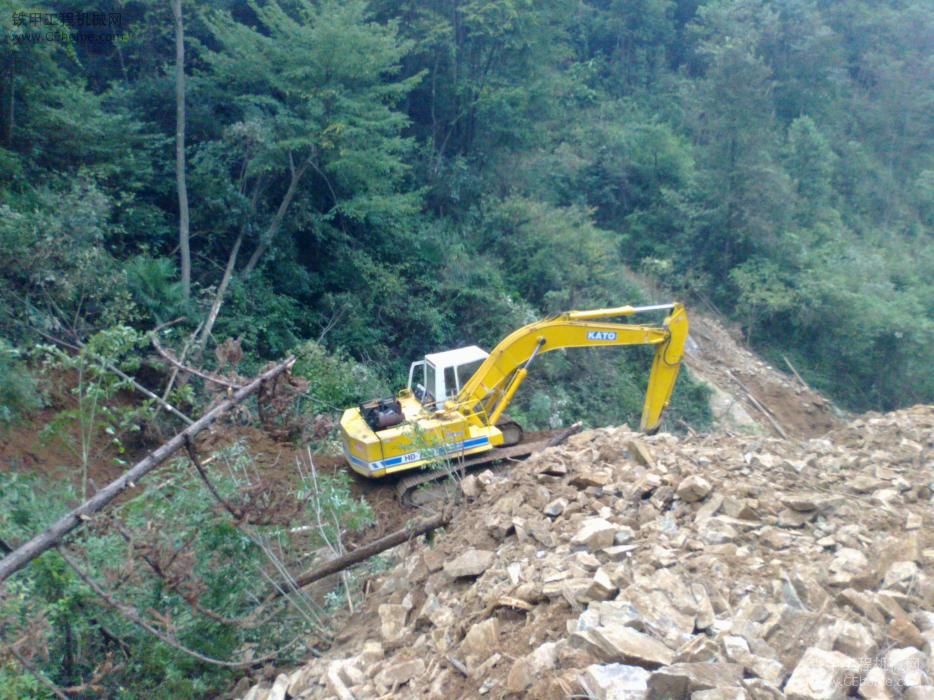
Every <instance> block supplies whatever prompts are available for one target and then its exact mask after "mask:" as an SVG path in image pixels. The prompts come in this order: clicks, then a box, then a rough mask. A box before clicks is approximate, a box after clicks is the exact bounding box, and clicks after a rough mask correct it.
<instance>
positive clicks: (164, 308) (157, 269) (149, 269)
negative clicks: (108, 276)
mask: <svg viewBox="0 0 934 700" xmlns="http://www.w3.org/2000/svg"><path fill="white" fill-rule="evenodd" d="M124 270H125V271H126V277H127V286H128V288H129V291H130V294H131V295H132V296H133V301H135V302H136V304H137V306H139V307H140V309H144V310H145V311H146V312H147V314H148V315H149V317H150V318H152V320H153V321H155V322H156V324H157V325H159V324H162V323H165V322H167V321H171V320H173V319H175V318H178V317H179V316H181V315H182V314H183V313H184V311H185V310H186V309H185V298H184V295H183V293H182V283H181V282H180V281H178V279H177V270H176V267H175V264H174V263H173V262H172V261H171V260H169V259H168V258H151V257H149V256H148V255H137V256H136V257H134V258H130V259H129V260H128V261H127V262H126V264H125V266H124Z"/></svg>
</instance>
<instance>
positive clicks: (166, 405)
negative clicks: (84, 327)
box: [35, 328, 194, 425]
mask: <svg viewBox="0 0 934 700" xmlns="http://www.w3.org/2000/svg"><path fill="white" fill-rule="evenodd" d="M35 331H36V332H37V333H38V334H39V335H41V336H42V337H43V338H45V339H46V340H51V341H52V342H53V343H55V344H57V345H61V346H62V347H65V348H69V349H70V350H76V351H78V352H80V351H81V349H82V348H83V347H84V346H83V344H79V345H73V344H72V343H69V342H68V341H67V340H62V339H61V338H56V337H55V336H52V335H49V334H48V333H45V332H43V331H41V330H39V329H38V328H36V329H35ZM98 359H99V360H101V365H102V366H103V367H105V368H106V369H107V370H108V371H110V372H113V373H114V374H116V375H117V376H118V377H120V378H121V379H123V380H124V381H126V382H129V383H130V384H132V385H133V388H134V389H136V390H137V391H138V392H139V393H141V394H142V395H143V396H146V397H148V398H150V399H152V400H153V401H155V402H156V403H157V404H159V405H160V406H162V407H163V408H165V409H166V410H167V411H168V412H169V413H171V414H172V415H173V416H177V417H178V418H181V419H182V420H183V421H185V423H187V424H188V425H191V424H192V423H194V421H193V420H192V419H191V418H189V417H188V416H186V415H185V414H184V413H182V412H181V411H179V410H178V409H177V408H175V406H173V405H172V404H170V403H169V402H168V401H166V400H165V399H164V398H161V397H159V396H157V395H156V394H154V393H152V392H151V391H150V390H149V389H147V388H146V387H144V386H143V385H142V384H140V383H139V382H137V381H136V380H135V379H133V377H131V376H130V375H128V374H126V373H125V372H123V371H122V370H120V369H118V368H117V367H115V366H114V365H112V364H111V363H109V362H105V361H103V358H98Z"/></svg>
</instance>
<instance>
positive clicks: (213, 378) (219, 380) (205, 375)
mask: <svg viewBox="0 0 934 700" xmlns="http://www.w3.org/2000/svg"><path fill="white" fill-rule="evenodd" d="M150 338H151V340H152V345H153V347H154V348H155V349H156V352H158V353H159V354H160V355H162V357H164V358H165V359H166V360H168V362H169V364H171V365H172V366H173V367H177V368H178V369H180V370H181V371H182V372H187V373H188V374H193V375H195V376H196V377H201V379H203V380H204V381H206V382H211V383H212V384H218V385H220V386H223V387H227V388H228V389H241V388H243V387H242V386H241V385H240V384H234V383H233V382H230V381H227V380H226V379H224V378H223V377H218V376H217V375H216V374H211V373H210V372H204V371H202V370H200V369H195V368H194V367H188V366H187V365H183V364H182V363H181V362H179V361H178V358H176V357H175V355H173V354H172V353H171V352H170V351H169V350H166V349H165V348H164V347H162V345H161V344H160V343H159V340H158V339H157V338H156V334H155V333H153V334H151V335H150Z"/></svg>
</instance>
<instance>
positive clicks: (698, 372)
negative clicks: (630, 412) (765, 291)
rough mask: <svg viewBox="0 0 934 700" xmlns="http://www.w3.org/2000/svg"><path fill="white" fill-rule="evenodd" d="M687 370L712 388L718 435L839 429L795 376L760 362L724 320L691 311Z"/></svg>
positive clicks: (827, 408) (826, 405)
mask: <svg viewBox="0 0 934 700" xmlns="http://www.w3.org/2000/svg"><path fill="white" fill-rule="evenodd" d="M685 365H687V367H688V370H689V371H690V372H691V373H692V374H693V375H694V376H695V377H697V378H699V379H701V380H703V381H704V382H705V383H707V384H708V385H709V386H710V388H711V390H712V392H713V393H712V395H711V400H710V404H711V410H712V413H713V415H714V420H715V423H716V425H717V427H718V428H719V429H720V430H724V431H731V432H745V433H749V432H759V433H761V434H764V435H774V436H776V437H791V438H802V437H816V436H818V435H823V434H824V433H826V432H827V431H828V430H832V429H833V428H836V427H838V426H840V425H841V420H840V418H839V415H838V412H837V411H835V409H834V407H833V405H832V404H831V403H830V401H828V400H827V399H826V398H824V397H823V396H821V395H820V394H818V393H817V392H815V391H814V390H812V389H811V388H810V387H809V386H807V384H805V383H804V381H803V380H801V379H800V378H799V377H797V376H794V377H792V375H789V374H786V373H784V372H780V371H778V370H777V369H775V368H774V367H772V366H770V365H769V364H767V363H766V362H763V361H762V360H761V359H760V358H759V357H758V356H756V355H755V354H754V353H753V352H751V351H750V350H749V349H748V348H746V347H745V346H744V345H742V344H741V343H740V342H739V341H738V340H737V339H736V337H734V334H732V333H730V332H729V330H728V329H727V327H726V326H725V325H724V323H723V322H722V321H720V320H717V319H716V318H714V317H713V316H710V315H707V314H705V313H702V312H700V311H697V310H692V311H691V335H690V338H689V339H688V344H687V351H686V353H685Z"/></svg>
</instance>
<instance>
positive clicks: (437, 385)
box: [408, 345, 490, 408]
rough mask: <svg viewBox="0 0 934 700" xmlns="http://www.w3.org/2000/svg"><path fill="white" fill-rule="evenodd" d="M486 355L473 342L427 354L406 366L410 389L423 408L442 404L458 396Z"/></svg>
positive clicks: (484, 351) (485, 352) (487, 354)
mask: <svg viewBox="0 0 934 700" xmlns="http://www.w3.org/2000/svg"><path fill="white" fill-rule="evenodd" d="M489 354H490V353H488V352H487V351H486V350H483V349H482V348H479V347H477V346H476V345H468V346H467V347H464V348H457V349H455V350H446V351H445V352H433V353H429V354H427V355H425V359H424V360H419V361H418V362H413V363H412V366H411V367H409V384H408V388H409V391H411V392H412V393H413V394H414V395H415V398H416V399H418V400H419V402H420V403H421V404H422V405H423V406H425V407H426V408H430V407H432V406H443V405H444V402H445V401H449V400H451V399H453V398H454V397H455V396H457V394H458V393H459V392H460V390H461V387H463V386H464V384H466V383H467V380H468V379H470V378H471V377H472V376H473V374H474V372H476V371H477V369H478V368H479V367H480V365H482V364H483V361H484V360H485V359H486V358H487V357H489Z"/></svg>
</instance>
